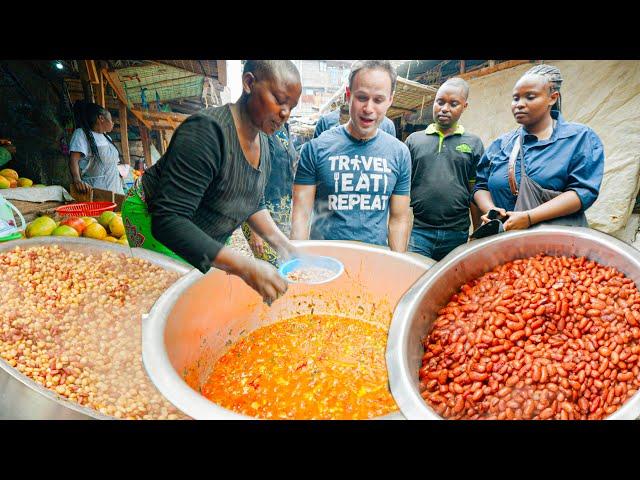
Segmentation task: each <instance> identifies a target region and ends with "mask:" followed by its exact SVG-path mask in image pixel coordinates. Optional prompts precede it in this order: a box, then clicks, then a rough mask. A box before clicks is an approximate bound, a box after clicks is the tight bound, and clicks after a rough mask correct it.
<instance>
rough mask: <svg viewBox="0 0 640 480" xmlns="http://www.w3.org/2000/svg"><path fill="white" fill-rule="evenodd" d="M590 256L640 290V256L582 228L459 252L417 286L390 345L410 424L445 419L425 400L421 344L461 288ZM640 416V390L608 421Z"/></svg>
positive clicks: (495, 240) (400, 311)
mask: <svg viewBox="0 0 640 480" xmlns="http://www.w3.org/2000/svg"><path fill="white" fill-rule="evenodd" d="M541 252H544V253H547V254H550V255H576V256H586V257H588V258H589V259H591V260H595V261H597V262H599V263H601V264H603V265H607V266H612V267H615V268H616V269H618V270H619V271H621V272H623V273H624V274H625V275H626V276H627V277H629V278H631V279H633V281H634V282H635V283H636V285H640V252H638V251H637V250H636V249H634V248H633V247H631V246H629V245H627V244H626V243H623V242H621V241H620V240H617V239H616V238H614V237H612V236H610V235H606V234H604V233H601V232H598V231H595V230H591V229H588V228H580V227H571V228H570V227H560V226H540V227H537V228H533V229H530V230H523V231H516V232H509V233H503V234H499V235H495V236H492V237H489V238H486V239H482V240H477V241H473V242H471V243H468V244H466V245H463V246H460V247H458V248H456V249H455V250H453V251H452V252H451V253H450V254H449V255H447V256H446V257H445V258H443V259H442V260H441V261H440V262H438V263H437V264H436V265H435V266H434V267H433V268H431V269H430V270H429V272H427V274H426V275H424V276H423V277H422V278H421V279H420V280H419V281H418V282H416V283H415V284H414V285H413V286H412V287H411V288H410V289H409V291H407V293H406V294H405V295H404V296H403V298H402V300H401V301H400V302H399V304H398V306H397V308H396V311H395V313H394V315H393V320H392V324H391V329H390V331H389V338H388V344H387V356H386V358H387V368H388V370H389V383H390V385H391V392H392V393H393V396H394V398H395V400H396V403H397V404H398V406H399V407H400V410H401V411H402V413H403V414H404V415H405V416H406V417H407V418H409V419H441V417H440V416H439V415H438V414H436V413H435V412H434V411H433V410H432V409H431V408H430V407H428V406H427V404H426V403H425V401H424V400H423V399H422V397H421V396H420V390H419V381H418V370H419V368H420V367H421V361H422V355H423V353H424V350H423V347H422V344H421V339H422V338H423V337H424V336H425V335H426V334H427V333H428V332H429V331H430V330H431V324H432V322H433V321H434V320H435V319H436V318H437V312H438V310H439V309H440V308H441V307H442V306H444V305H446V304H447V302H448V301H449V298H450V297H451V295H453V294H454V293H455V292H456V291H457V290H458V288H459V287H460V286H461V285H462V284H464V283H466V282H468V281H470V280H472V279H474V278H477V277H479V276H480V275H482V274H483V273H485V272H487V271H489V270H491V269H493V268H494V267H496V266H497V265H500V264H502V263H505V262H508V261H510V260H514V259H517V258H524V257H529V256H533V255H536V254H538V253H541ZM639 415H640V391H639V392H637V393H636V394H635V395H633V397H632V398H631V399H630V400H629V401H627V402H626V403H625V404H624V405H623V406H622V407H621V408H620V409H619V410H617V411H616V412H614V413H613V414H612V415H610V416H609V417H608V419H635V418H637V417H638V416H639Z"/></svg>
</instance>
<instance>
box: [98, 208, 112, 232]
mask: <svg viewBox="0 0 640 480" xmlns="http://www.w3.org/2000/svg"><path fill="white" fill-rule="evenodd" d="M115 216H116V214H115V212H111V211H108V212H102V213H101V214H100V216H99V217H98V223H99V224H100V225H102V226H103V227H104V228H107V227H108V226H109V222H110V221H111V220H113V218H114V217H115Z"/></svg>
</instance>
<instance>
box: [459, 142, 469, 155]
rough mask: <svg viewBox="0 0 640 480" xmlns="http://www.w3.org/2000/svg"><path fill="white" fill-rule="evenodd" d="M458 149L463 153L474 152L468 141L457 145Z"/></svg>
mask: <svg viewBox="0 0 640 480" xmlns="http://www.w3.org/2000/svg"><path fill="white" fill-rule="evenodd" d="M456 150H457V151H459V152H462V153H472V151H471V147H470V146H469V145H467V144H466V143H461V144H460V145H458V146H457V147H456Z"/></svg>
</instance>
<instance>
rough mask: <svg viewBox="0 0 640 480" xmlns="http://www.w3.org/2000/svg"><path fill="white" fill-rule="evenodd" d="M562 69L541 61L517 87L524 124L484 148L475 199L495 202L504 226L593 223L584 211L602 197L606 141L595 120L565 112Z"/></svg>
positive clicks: (491, 206) (481, 203)
mask: <svg viewBox="0 0 640 480" xmlns="http://www.w3.org/2000/svg"><path fill="white" fill-rule="evenodd" d="M561 84H562V77H561V75H560V71H559V70H558V69H557V68H556V67H553V66H549V65H536V66H535V67H533V68H531V69H530V70H529V71H527V72H526V73H525V74H524V75H523V76H522V77H521V78H520V79H519V80H518V82H517V83H516V85H515V87H514V89H513V97H512V101H511V111H512V113H513V116H514V118H515V120H516V122H517V123H519V124H520V125H521V127H520V128H518V129H516V130H514V131H512V132H509V133H507V134H504V135H502V136H501V137H500V138H498V139H497V140H496V141H494V142H493V143H492V144H491V146H490V147H489V148H488V149H487V150H486V152H485V153H484V155H483V156H482V158H481V160H480V162H479V164H478V167H477V175H476V185H475V188H474V192H473V200H474V202H475V203H476V205H477V206H478V207H479V208H480V210H481V211H482V212H483V213H484V216H483V217H482V220H483V222H485V223H486V222H487V221H488V220H489V219H488V215H487V214H488V212H489V210H497V211H498V212H499V213H500V214H501V215H502V216H503V217H505V216H506V217H507V220H506V222H505V223H504V229H505V230H520V229H526V228H529V227H531V226H533V225H536V224H540V223H555V224H559V225H574V226H583V227H588V223H587V220H586V217H585V215H584V211H585V210H586V209H587V208H589V207H590V206H591V205H592V204H593V202H595V200H596V199H597V198H598V193H599V190H600V184H601V182H602V174H603V170H604V150H603V146H602V142H601V141H600V138H599V137H598V135H596V133H595V132H594V131H593V130H592V129H591V128H589V127H587V126H585V125H581V124H579V123H572V122H567V121H565V120H564V118H563V117H562V114H561V113H560V109H561V96H560V86H561Z"/></svg>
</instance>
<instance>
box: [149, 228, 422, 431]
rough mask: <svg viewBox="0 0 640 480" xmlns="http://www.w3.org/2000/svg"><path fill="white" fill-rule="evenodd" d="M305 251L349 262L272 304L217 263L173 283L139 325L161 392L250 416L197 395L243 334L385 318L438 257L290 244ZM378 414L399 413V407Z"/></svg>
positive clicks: (193, 406)
mask: <svg viewBox="0 0 640 480" xmlns="http://www.w3.org/2000/svg"><path fill="white" fill-rule="evenodd" d="M293 243H294V244H295V245H297V246H298V247H299V248H300V250H302V251H303V252H306V253H310V254H314V255H327V256H332V257H335V258H337V259H338V260H340V261H341V262H342V263H343V264H344V273H343V274H342V275H341V276H340V277H339V278H337V279H336V280H335V281H333V282H330V283H326V284H319V285H303V284H291V285H289V290H288V291H287V293H286V294H285V295H284V296H283V297H282V298H280V299H278V300H277V301H275V302H274V303H273V305H272V306H271V307H267V306H266V305H265V304H264V303H263V302H262V299H261V298H260V297H259V295H258V294H257V293H256V292H255V291H253V290H252V289H251V288H249V287H248V286H247V285H246V284H245V283H244V282H243V281H242V280H241V279H240V278H238V277H236V276H231V275H227V274H226V273H225V272H223V271H221V270H217V269H212V270H211V271H209V272H208V273H207V274H206V275H204V276H202V275H201V274H200V273H199V272H197V271H195V272H192V273H189V274H188V275H186V276H184V277H183V278H181V279H180V280H179V281H178V282H176V283H175V284H174V285H173V286H172V287H170V288H169V289H168V290H167V291H166V292H165V293H164V294H163V295H162V296H161V297H160V299H158V301H157V302H156V304H155V305H154V306H153V308H152V310H151V312H150V313H149V316H148V317H147V318H146V319H144V320H143V324H142V358H143V362H144V365H145V368H146V370H147V374H148V375H149V377H150V378H151V380H152V381H153V383H154V384H155V386H156V387H157V388H158V390H159V391H160V392H161V393H162V394H163V395H164V396H165V398H167V399H168V400H169V401H170V402H171V403H173V404H174V405H175V406H176V407H177V408H178V409H180V410H181V411H182V412H184V413H185V414H187V415H189V416H190V417H192V418H194V419H243V418H244V419H246V418H250V417H247V416H244V415H240V414H238V413H235V412H232V411H231V410H228V409H226V408H223V407H222V406H220V405H217V404H216V403H214V402H212V401H210V400H208V399H207V398H205V397H204V396H202V395H201V394H200V393H199V388H200V387H201V386H202V385H203V384H204V382H205V381H206V380H207V378H208V376H209V373H210V371H211V369H212V367H213V365H214V363H215V361H216V360H217V359H218V358H219V357H220V356H221V355H222V354H223V353H224V351H225V350H226V349H227V348H228V346H229V345H231V344H232V343H233V342H235V341H236V340H237V339H238V338H239V337H240V336H241V335H243V334H247V333H250V332H251V331H253V330H255V329H256V328H259V327H261V326H264V325H267V324H269V323H272V322H276V321H278V320H281V319H286V318H290V317H294V316H298V315H305V314H309V313H317V314H328V315H338V316H343V317H350V318H355V319H361V320H366V321H374V322H379V323H383V324H384V325H385V326H387V327H388V325H389V324H390V320H391V316H392V313H393V309H394V308H395V306H396V304H397V302H398V301H399V300H400V298H401V297H402V295H403V294H404V293H405V292H406V291H407V289H408V288H409V287H410V286H411V285H412V284H413V283H414V282H415V281H416V280H417V279H418V278H420V277H421V276H422V275H423V274H424V273H425V272H426V271H427V269H428V268H429V267H430V266H431V265H433V264H434V263H435V262H434V261H433V260H431V259H429V258H426V257H423V256H420V255H416V254H399V253H395V252H391V251H390V250H388V249H386V248H382V247H376V246H371V245H366V244H364V243H360V242H346V241H305V242H297V241H294V242H293ZM381 418H389V419H395V418H402V416H401V415H400V413H399V412H397V413H392V414H390V415H387V416H385V417H381Z"/></svg>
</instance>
